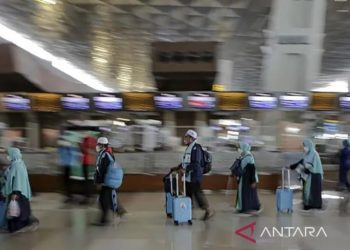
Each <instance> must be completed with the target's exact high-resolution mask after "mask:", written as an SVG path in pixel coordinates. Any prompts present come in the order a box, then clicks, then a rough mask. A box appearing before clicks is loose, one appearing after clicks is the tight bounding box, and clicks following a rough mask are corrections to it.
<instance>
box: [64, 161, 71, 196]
mask: <svg viewBox="0 0 350 250" xmlns="http://www.w3.org/2000/svg"><path fill="white" fill-rule="evenodd" d="M63 168H64V172H63V185H64V191H65V193H66V196H67V197H68V198H71V196H72V190H71V181H70V174H71V168H70V166H64V167H63Z"/></svg>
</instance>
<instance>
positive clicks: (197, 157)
mask: <svg viewBox="0 0 350 250" xmlns="http://www.w3.org/2000/svg"><path fill="white" fill-rule="evenodd" d="M196 140H197V133H196V132H195V131H194V130H191V129H190V130H188V131H187V132H186V134H185V137H184V143H185V145H187V148H186V150H185V153H184V156H183V158H182V163H181V164H180V165H179V166H178V167H175V168H173V169H172V171H181V170H182V169H184V170H185V172H186V195H187V196H188V197H190V198H192V197H194V198H195V200H196V201H197V203H198V205H199V207H200V208H201V209H203V210H205V214H204V216H203V220H208V219H209V218H211V217H212V216H213V215H214V211H213V210H211V209H210V208H209V203H208V200H207V198H206V197H205V195H204V193H203V191H202V187H201V183H202V179H203V165H204V151H203V149H202V147H201V145H200V144H198V143H197V141H196Z"/></svg>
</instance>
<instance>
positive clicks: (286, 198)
mask: <svg viewBox="0 0 350 250" xmlns="http://www.w3.org/2000/svg"><path fill="white" fill-rule="evenodd" d="M284 171H285V170H284V169H282V187H281V188H278V189H277V190H276V206H277V211H278V212H284V213H292V212H293V190H291V189H290V172H289V170H287V171H288V187H286V186H285V185H284Z"/></svg>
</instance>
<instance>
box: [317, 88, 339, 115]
mask: <svg viewBox="0 0 350 250" xmlns="http://www.w3.org/2000/svg"><path fill="white" fill-rule="evenodd" d="M337 107H338V98H337V94H336V93H323V92H322V93H321V92H314V93H312V101H311V109H312V110H320V111H321V110H325V111H327V110H336V109H337Z"/></svg>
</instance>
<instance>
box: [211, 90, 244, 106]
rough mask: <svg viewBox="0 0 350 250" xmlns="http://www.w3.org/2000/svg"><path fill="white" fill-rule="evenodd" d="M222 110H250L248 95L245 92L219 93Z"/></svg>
mask: <svg viewBox="0 0 350 250" xmlns="http://www.w3.org/2000/svg"><path fill="white" fill-rule="evenodd" d="M218 106H219V109H220V110H241V109H247V108H248V94H247V93H245V92H221V93H218Z"/></svg>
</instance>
